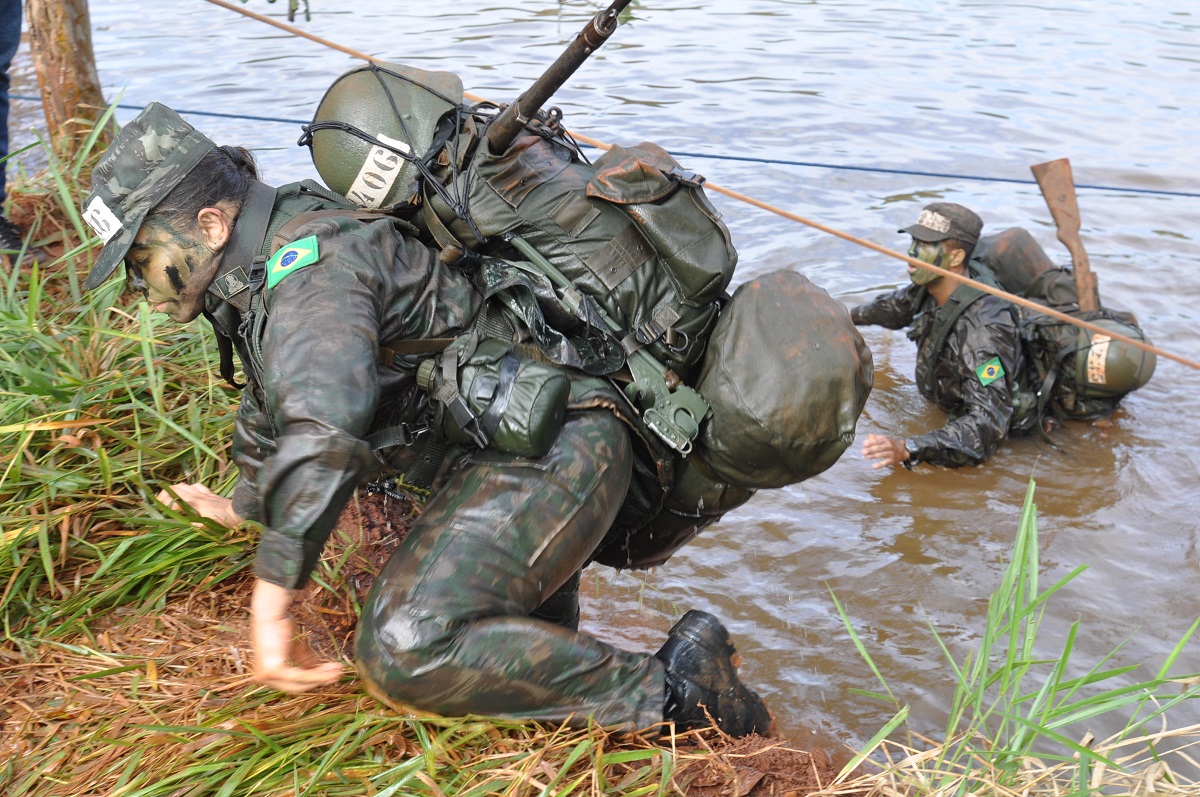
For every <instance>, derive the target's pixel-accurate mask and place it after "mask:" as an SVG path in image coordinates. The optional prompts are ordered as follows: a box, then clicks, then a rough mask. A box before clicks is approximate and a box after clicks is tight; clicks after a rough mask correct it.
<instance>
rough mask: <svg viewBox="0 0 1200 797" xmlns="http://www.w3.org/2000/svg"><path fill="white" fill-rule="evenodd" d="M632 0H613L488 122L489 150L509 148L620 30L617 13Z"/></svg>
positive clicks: (496, 150) (500, 151) (498, 152)
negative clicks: (525, 88) (531, 82)
mask: <svg viewBox="0 0 1200 797" xmlns="http://www.w3.org/2000/svg"><path fill="white" fill-rule="evenodd" d="M630 2H631V0H614V2H613V4H612V5H610V6H609V7H608V8H606V9H604V10H603V11H601V12H600V13H598V14H596V16H595V17H593V18H592V20H591V21H590V22H588V24H587V26H586V27H584V29H583V30H582V31H581V32H580V33H579V35H578V36H576V37H575V40H574V41H573V42H571V44H570V45H568V46H567V49H566V50H564V51H563V53H562V55H560V56H559V57H558V59H557V60H555V62H554V63H553V64H551V65H550V68H549V69H547V70H546V71H545V72H544V73H543V74H542V76H541V77H540V78H538V79H537V80H536V81H535V82H534V84H533V85H532V86H530V87H529V88H528V89H527V90H526V91H525V93H523V94H522V95H521V96H520V97H518V98H517V100H516V102H514V103H512V104H511V105H509V106H508V107H507V108H505V109H504V111H503V112H501V114H500V115H499V116H498V117H496V119H495V120H494V121H493V122H492V123H491V124H490V125H488V130H487V141H488V149H489V150H491V152H492V153H493V154H496V155H499V154H500V153H502V152H504V151H505V150H506V149H508V148H509V146H510V145H511V144H512V143H513V141H514V140H515V139H516V137H517V136H518V135H520V133H521V131H522V130H524V129H525V125H526V124H527V123H528V122H529V120H530V119H532V118H533V117H534V115H535V114H537V112H538V111H540V110H541V108H542V105H543V104H545V102H546V100H548V99H550V97H551V96H552V95H553V94H554V92H556V91H558V89H559V88H560V87H562V84H564V83H566V82H567V78H569V77H571V75H573V74H574V73H575V70H577V69H579V67H580V65H582V64H583V62H584V61H586V60H587V58H588V56H590V55H591V54H592V53H593V52H595V51H596V50H597V49H599V48H600V46H601V45H602V44H604V42H606V41H608V37H609V36H611V35H612V34H613V31H615V30H616V29H617V15H618V14H620V13H621V12H622V11H623V10H624V9H625V6H627V5H629V3H630Z"/></svg>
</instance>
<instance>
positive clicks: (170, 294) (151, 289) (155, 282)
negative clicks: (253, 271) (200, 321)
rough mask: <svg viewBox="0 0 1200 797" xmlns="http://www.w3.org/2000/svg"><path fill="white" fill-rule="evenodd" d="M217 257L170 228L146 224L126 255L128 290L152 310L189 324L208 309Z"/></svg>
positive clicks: (201, 245)
mask: <svg viewBox="0 0 1200 797" xmlns="http://www.w3.org/2000/svg"><path fill="white" fill-rule="evenodd" d="M216 265H217V257H216V255H215V254H214V253H213V252H211V251H210V250H209V249H208V248H207V247H206V246H204V245H203V244H201V243H199V242H197V241H194V240H192V239H191V238H189V237H187V236H186V235H184V234H182V233H179V232H177V231H175V230H172V229H170V228H164V227H155V226H152V225H149V224H147V225H143V226H142V229H141V230H139V231H138V234H137V236H136V237H135V238H134V239H133V246H131V247H130V249H129V253H128V254H126V255H125V279H126V285H127V290H129V291H136V292H139V293H141V294H142V295H143V296H144V297H145V298H146V301H147V302H148V303H149V304H150V305H151V307H152V308H153V309H154V310H155V311H156V312H160V313H166V314H167V315H168V316H170V317H171V319H172V320H174V321H179V322H182V323H187V322H188V321H191V320H193V319H195V318H196V317H197V316H198V315H200V313H201V311H203V309H204V292H205V290H207V289H208V282H209V281H210V280H211V278H212V275H213V273H215V271H216Z"/></svg>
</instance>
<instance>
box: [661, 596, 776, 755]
mask: <svg viewBox="0 0 1200 797" xmlns="http://www.w3.org/2000/svg"><path fill="white" fill-rule="evenodd" d="M654 655H655V656H657V657H658V658H659V659H660V660H661V661H662V663H663V666H664V668H665V670H666V680H667V699H666V704H665V705H664V707H663V719H664V720H666V721H668V722H674V723H675V727H676V729H677V730H688V729H690V728H706V727H709V725H710V724H711V723H710V722H709V719H708V716H707V715H706V714H705V709H707V710H708V714H710V715H712V719H713V721H714V722H715V723H716V725H717V727H718V728H720V729H721V730H722V731H723V732H724V733H727V734H729V735H730V736H746V735H748V734H751V733H759V734H764V735H767V734H770V732H771V725H772V720H771V713H770V712H769V711H767V707H766V704H764V703H763V702H762V699H761V698H759V696H758V695H756V694H754V692H753V691H751V690H750V689H749V688H748V687H747V686H746V685H745V684H743V683H742V682H741V680H739V679H738V675H737V665H738V663H739V662H740V661H741V659H740V657H739V656H738V655H737V649H736V648H734V646H733V640H732V639H730V637H729V631H727V630H726V628H725V626H723V625H722V624H721V621H720V620H718V619H717V618H716V617H714V616H713V615H711V614H709V613H708V612H702V611H698V610H696V609H692V610H691V611H689V612H688V613H687V614H685V615H684V616H683V617H681V618H680V619H679V622H677V623H675V625H674V626H672V628H671V633H670V635H669V636H668V637H667V642H666V644H665V645H663V646H662V649H661V650H659V651H658V653H656V654H654Z"/></svg>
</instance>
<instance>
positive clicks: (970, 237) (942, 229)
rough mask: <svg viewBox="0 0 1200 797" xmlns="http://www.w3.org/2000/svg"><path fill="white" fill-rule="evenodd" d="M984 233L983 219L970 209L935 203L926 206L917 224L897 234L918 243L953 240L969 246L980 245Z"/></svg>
mask: <svg viewBox="0 0 1200 797" xmlns="http://www.w3.org/2000/svg"><path fill="white" fill-rule="evenodd" d="M982 231H983V219H981V218H979V216H977V215H976V214H975V211H973V210H971V209H970V208H965V207H963V206H962V205H956V204H954V203H953V202H934V203H933V204H932V205H926V206H925V209H924V210H922V211H921V215H920V216H918V217H917V223H916V224H911V225H909V226H908V227H905V228H904V229H901V230H897V232H906V233H908V234H909V235H911V236H912V237H913V238H916V239H917V240H918V241H925V242H926V243H936V242H937V241H945V240H947V239H949V238H953V239H954V240H956V241H962V242H963V243H968V244H972V245H974V244H977V243H979V233H981V232H982Z"/></svg>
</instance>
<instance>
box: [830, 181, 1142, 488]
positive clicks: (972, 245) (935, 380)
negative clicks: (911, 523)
mask: <svg viewBox="0 0 1200 797" xmlns="http://www.w3.org/2000/svg"><path fill="white" fill-rule="evenodd" d="M982 230H983V221H982V219H980V218H979V216H978V215H977V214H976V213H974V212H973V211H971V210H970V209H968V208H966V207H963V206H962V205H957V204H954V203H951V202H935V203H933V204H930V205H927V206H926V207H925V208H924V209H923V210H922V211H921V214H920V216H919V217H918V218H917V222H916V223H915V224H912V225H910V226H908V227H905V228H904V229H902V230H900V231H899V232H905V233H908V234H909V235H910V236H912V245H911V246H910V247H909V250H908V254H909V256H910V257H912V258H915V259H917V260H920V261H922V262H924V263H928V264H930V265H933V266H937V267H939V268H942V269H946V270H948V271H951V272H954V273H956V274H961V275H964V276H968V277H970V278H971V279H974V280H976V281H977V282H981V283H983V284H986V285H990V286H993V287H997V288H1001V289H1004V290H1006V291H1008V292H1010V293H1014V294H1017V295H1019V296H1021V297H1022V298H1029V299H1034V300H1036V301H1038V302H1039V303H1041V304H1045V305H1047V306H1050V307H1054V308H1056V309H1059V310H1061V311H1064V312H1067V313H1069V314H1072V315H1075V316H1077V317H1079V318H1083V319H1084V320H1088V321H1091V322H1093V323H1097V324H1098V325H1100V326H1103V327H1105V328H1107V329H1111V330H1112V331H1114V332H1117V333H1119V334H1123V335H1126V336H1129V337H1133V338H1135V339H1143V340H1144V336H1143V335H1142V333H1141V330H1140V328H1138V326H1137V322H1136V320H1135V319H1134V318H1133V316H1132V315H1130V314H1128V313H1123V312H1118V311H1113V310H1109V309H1107V308H1103V307H1101V308H1099V309H1098V310H1095V311H1091V312H1088V313H1083V312H1081V311H1079V305H1078V294H1077V292H1076V286H1075V281H1074V279H1073V275H1072V273H1071V271H1070V270H1068V269H1061V268H1055V267H1054V266H1053V264H1052V263H1051V262H1050V260H1049V258H1048V257H1047V256H1046V254H1045V252H1044V251H1042V249H1041V247H1040V246H1039V245H1038V244H1037V242H1036V241H1034V240H1033V238H1032V236H1030V235H1029V233H1028V232H1026V231H1025V230H1023V229H1020V228H1013V229H1011V230H1006V231H1004V232H1002V233H999V234H997V235H994V236H988V237H986V238H981V237H980V234H981V232H982ZM908 275H909V279H910V280H911V281H912V284H911V285H907V286H905V287H903V288H900V289H898V290H895V291H892V292H891V293H886V294H883V295H880V296H877V297H876V298H875V299H874V300H873V301H871V302H869V303H867V304H864V305H860V306H858V307H855V308H853V309H852V310H851V311H850V317H851V318H852V319H853V321H854V323H855V324H858V325H868V324H875V325H879V326H883V327H887V328H888V329H902V328H904V327H908V328H909V329H908V337H909V338H910V339H911V340H913V341H915V342H916V344H917V367H916V383H917V388H918V389H919V390H920V391H921V395H923V396H924V397H925V398H927V399H929V400H930V401H932V402H933V403H935V404H937V405H938V406H939V407H941V408H942V409H943V410H945V411H946V412H947V413H948V414H949V415H950V421H949V422H948V423H947V424H946V425H945V426H943V427H942V428H940V429H935V430H933V431H930V432H927V433H925V434H921V435H916V436H913V437H909V438H905V439H901V438H896V437H889V436H886V435H880V434H870V435H867V436H866V438H865V439H864V441H863V456H864V457H866V458H867V459H874V460H876V462H875V463H874V465H873V466H872V467H875V468H882V467H886V466H889V465H903V466H905V467H906V468H909V469H911V468H912V466H913V465H916V464H918V463H920V462H929V463H931V464H935V465H944V466H946V467H952V468H954V467H960V466H963V465H978V464H981V463H983V462H985V461H987V459H988V458H989V457H991V456H992V454H994V453H995V452H996V450H997V449H998V448H999V447H1000V443H1001V442H1002V441H1003V440H1004V439H1005V438H1007V437H1010V436H1018V435H1023V434H1027V433H1029V432H1030V431H1033V430H1036V429H1039V427H1040V426H1042V425H1045V424H1048V422H1050V421H1052V420H1053V419H1055V418H1076V419H1080V420H1093V419H1097V418H1101V417H1106V416H1107V415H1108V414H1110V413H1111V412H1112V411H1113V409H1114V408H1115V407H1116V406H1117V403H1118V402H1119V401H1120V399H1121V397H1122V396H1124V395H1125V394H1126V393H1128V392H1130V391H1132V390H1135V389H1137V388H1138V387H1140V386H1142V385H1144V384H1145V383H1146V382H1147V381H1148V380H1149V378H1150V376H1151V375H1152V374H1153V372H1154V363H1155V358H1154V355H1153V354H1147V353H1145V352H1144V351H1142V350H1140V349H1136V348H1134V347H1131V346H1129V345H1128V344H1125V343H1122V342H1120V341H1118V340H1110V339H1109V337H1108V336H1106V335H1099V334H1094V333H1091V332H1086V331H1083V330H1081V329H1080V328H1077V327H1075V326H1072V325H1070V324H1067V323H1065V322H1063V321H1057V320H1055V319H1053V318H1051V317H1049V316H1046V315H1042V314H1038V313H1036V312H1035V311H1026V314H1024V315H1023V314H1022V311H1020V310H1019V309H1018V307H1017V306H1016V305H1015V304H1013V303H1012V302H1010V301H1008V300H1006V299H1003V298H1001V297H998V296H994V295H992V294H989V293H986V292H984V291H981V290H979V289H978V288H975V287H973V286H971V285H967V284H965V283H960V282H958V281H956V280H953V279H947V278H946V277H944V276H942V275H941V274H938V273H937V272H935V271H932V270H930V269H925V268H920V267H916V266H913V265H911V264H910V265H909V267H908Z"/></svg>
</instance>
